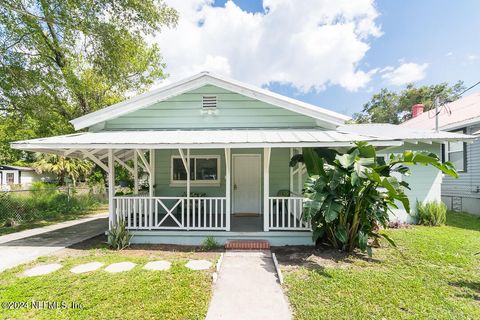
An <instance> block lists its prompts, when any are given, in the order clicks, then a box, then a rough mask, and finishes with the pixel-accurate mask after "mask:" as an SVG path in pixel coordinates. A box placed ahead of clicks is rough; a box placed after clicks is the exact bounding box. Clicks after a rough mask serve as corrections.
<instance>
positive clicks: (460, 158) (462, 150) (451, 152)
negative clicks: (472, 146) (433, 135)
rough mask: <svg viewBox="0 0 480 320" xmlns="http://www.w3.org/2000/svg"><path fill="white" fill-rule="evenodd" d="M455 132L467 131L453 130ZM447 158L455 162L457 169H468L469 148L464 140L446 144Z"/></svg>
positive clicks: (462, 131)
mask: <svg viewBox="0 0 480 320" xmlns="http://www.w3.org/2000/svg"><path fill="white" fill-rule="evenodd" d="M453 133H462V134H463V133H465V131H464V130H460V131H453ZM445 155H446V160H447V161H450V162H451V163H453V165H454V166H455V168H456V169H457V171H463V172H465V171H467V166H466V164H467V148H466V144H465V143H464V142H462V141H455V142H447V144H446V146H445Z"/></svg>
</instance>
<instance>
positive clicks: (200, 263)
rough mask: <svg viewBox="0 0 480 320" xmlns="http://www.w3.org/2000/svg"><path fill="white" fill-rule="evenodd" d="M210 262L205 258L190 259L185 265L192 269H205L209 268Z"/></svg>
mask: <svg viewBox="0 0 480 320" xmlns="http://www.w3.org/2000/svg"><path fill="white" fill-rule="evenodd" d="M211 266H212V263H211V262H210V261H207V260H190V261H188V263H187V264H186V265H185V267H187V268H189V269H192V270H207V269H210V267H211Z"/></svg>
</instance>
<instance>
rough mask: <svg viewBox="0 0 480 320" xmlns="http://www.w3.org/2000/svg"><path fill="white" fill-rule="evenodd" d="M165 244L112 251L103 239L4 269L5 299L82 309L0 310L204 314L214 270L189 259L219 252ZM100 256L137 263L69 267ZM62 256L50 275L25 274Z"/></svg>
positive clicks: (69, 314) (109, 315) (8, 314)
mask: <svg viewBox="0 0 480 320" xmlns="http://www.w3.org/2000/svg"><path fill="white" fill-rule="evenodd" d="M167 249H168V250H164V249H162V248H159V247H134V248H132V249H129V250H124V251H120V252H118V251H111V250H108V249H106V248H105V247H104V245H103V244H101V243H96V244H94V246H93V248H91V246H90V245H88V246H87V247H85V246H83V247H82V246H80V247H78V248H76V249H75V248H74V249H65V250H63V251H61V252H60V253H59V254H56V255H54V256H49V257H43V258H40V259H38V260H37V261H35V262H33V263H30V264H28V265H24V266H19V267H17V268H15V269H12V270H8V271H5V272H3V273H0V301H1V302H4V301H32V300H35V301H49V302H54V301H57V302H62V301H63V302H65V303H66V304H67V305H68V306H70V305H71V303H76V304H81V305H82V308H81V309H75V308H67V309H51V310H49V309H36V310H34V309H29V310H25V309H18V310H5V309H3V310H1V311H0V317H1V318H11V319H18V318H22V319H23V318H34V319H203V318H204V317H205V315H206V312H207V308H208V303H209V301H210V296H211V286H212V272H213V267H212V269H211V270H206V271H192V270H190V269H188V268H186V267H185V263H186V262H188V260H189V259H205V260H209V261H211V262H213V263H215V261H216V260H217V258H218V254H217V253H208V252H194V251H188V250H187V251H186V252H181V251H174V250H172V248H167ZM159 259H163V260H168V261H170V262H172V268H171V269H170V270H167V271H150V270H144V269H143V268H142V267H143V265H145V263H147V262H148V261H154V260H159ZM93 261H99V262H103V263H105V266H106V265H108V264H110V263H114V262H123V261H131V262H133V263H136V264H137V266H136V267H135V268H134V269H132V270H130V271H127V272H122V273H116V274H111V273H107V272H106V271H104V270H103V268H101V269H99V270H96V271H92V272H90V273H86V274H73V273H70V272H69V270H70V269H71V268H72V267H74V266H76V265H79V264H81V263H85V262H93ZM47 262H48V263H51V262H58V263H61V264H62V265H63V268H62V269H60V270H58V271H56V272H54V273H51V274H49V275H44V276H37V277H24V276H23V275H22V272H23V271H24V270H25V269H27V268H29V267H32V266H34V265H37V264H40V263H47Z"/></svg>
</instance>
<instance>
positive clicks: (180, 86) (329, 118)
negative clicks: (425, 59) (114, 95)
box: [70, 72, 351, 130]
mask: <svg viewBox="0 0 480 320" xmlns="http://www.w3.org/2000/svg"><path fill="white" fill-rule="evenodd" d="M205 85H213V86H216V87H219V88H222V89H225V90H229V91H232V92H235V93H238V94H241V95H244V96H246V97H250V98H253V99H256V100H259V101H263V102H265V103H269V104H272V105H275V106H278V107H281V108H284V109H287V110H290V111H293V112H296V113H299V114H303V115H306V116H310V117H312V118H314V119H316V120H318V121H319V124H322V125H324V126H326V127H327V128H328V127H329V128H335V127H337V126H339V125H343V124H344V123H345V121H347V120H350V119H351V118H350V117H348V116H346V115H343V114H340V113H337V112H334V111H330V110H327V109H324V108H321V107H318V106H315V105H312V104H308V103H305V102H302V101H299V100H295V99H292V98H289V97H285V96H282V95H280V94H277V93H273V92H271V91H268V90H265V89H261V88H257V87H255V86H251V85H248V84H245V83H242V82H239V81H236V80H233V79H229V78H226V77H223V76H219V75H216V74H212V73H209V72H201V73H199V74H196V75H194V76H192V77H189V78H186V79H184V80H181V81H179V82H175V83H172V84H170V85H168V86H165V87H162V88H159V89H156V90H152V91H150V92H147V93H144V94H141V95H139V96H136V97H134V98H131V99H128V100H125V101H123V102H120V103H117V104H114V105H112V106H109V107H106V108H103V109H101V110H98V111H95V112H92V113H89V114H87V115H84V116H82V117H79V118H76V119H73V120H72V121H70V123H72V124H73V126H74V127H75V130H80V129H83V128H87V127H91V126H93V125H95V124H99V123H102V122H104V121H107V120H111V119H114V118H117V117H120V116H122V115H125V114H128V113H130V112H133V111H136V110H139V109H142V108H145V107H148V106H150V105H152V104H155V103H158V102H161V101H164V100H166V99H169V98H172V97H175V96H178V95H180V94H182V93H185V92H188V91H192V90H195V89H198V88H200V87H203V86H205Z"/></svg>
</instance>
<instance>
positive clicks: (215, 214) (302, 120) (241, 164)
mask: <svg viewBox="0 0 480 320" xmlns="http://www.w3.org/2000/svg"><path fill="white" fill-rule="evenodd" d="M349 119H350V118H349V117H347V116H345V115H342V114H339V113H336V112H333V111H329V110H327V109H324V108H321V107H318V106H314V105H310V104H307V103H304V102H301V101H298V100H294V99H291V98H288V97H284V96H281V95H278V94H275V93H272V92H270V91H267V90H264V89H260V88H257V87H253V86H250V85H248V84H244V83H241V82H238V81H235V80H232V79H228V78H225V77H221V76H218V75H214V74H211V73H208V72H202V73H200V74H197V75H195V76H192V77H190V78H187V79H185V80H183V81H180V82H177V83H173V84H171V85H168V86H166V87H163V88H159V89H156V90H153V91H151V92H148V93H145V94H142V95H140V96H137V97H134V98H131V99H129V100H126V101H124V102H121V103H119V104H116V105H113V106H110V107H107V108H104V109H102V110H99V111H96V112H93V113H91V114H87V115H85V116H83V117H80V118H77V119H74V120H72V121H71V122H72V124H73V125H74V127H75V129H76V130H81V129H88V131H83V132H78V133H75V134H71V135H65V136H56V137H49V138H41V139H34V140H27V141H18V142H15V143H12V146H13V147H14V148H17V149H22V150H29V151H37V152H46V153H54V154H60V155H64V156H69V157H76V158H82V159H90V160H92V161H94V162H95V163H96V164H97V165H98V166H100V167H101V168H103V169H104V170H105V171H107V172H108V176H109V198H110V199H109V214H110V216H109V217H110V221H111V222H112V223H116V221H118V220H119V219H124V221H125V223H126V225H127V228H128V229H129V230H131V231H132V232H133V234H134V237H133V239H132V241H133V242H137V243H139V242H141V243H177V244H199V243H201V242H202V241H203V240H204V239H205V238H206V237H207V236H214V237H215V238H216V239H217V241H219V242H221V243H223V242H225V241H226V240H228V239H266V240H268V241H270V243H271V244H272V245H286V244H290V245H296V244H312V237H311V226H310V223H309V222H308V221H305V220H304V219H303V214H302V212H303V206H302V203H303V198H302V195H301V190H302V185H303V181H304V178H305V168H304V167H303V166H302V165H297V167H295V168H290V167H289V160H290V158H291V156H292V155H293V154H296V153H299V152H301V150H302V148H305V147H318V148H335V149H336V150H339V151H343V150H347V149H348V148H350V147H351V146H352V145H353V144H354V142H355V141H368V142H369V143H370V144H372V145H374V146H376V147H377V148H378V150H384V151H385V152H394V150H400V149H401V148H408V149H411V148H416V147H418V148H423V147H425V148H429V149H430V148H431V149H432V150H437V151H439V150H440V145H441V144H442V143H443V142H445V141H452V142H456V141H464V140H469V139H471V138H472V137H470V136H466V135H462V134H455V133H445V132H434V131H433V130H412V129H408V128H403V129H402V128H399V127H398V126H394V125H386V126H384V127H379V126H373V125H371V126H356V125H345V122H346V121H347V120H349ZM390 148H391V149H390ZM394 148H399V149H394ZM127 160H131V162H132V164H133V165H128V164H127ZM115 163H117V164H118V165H121V166H124V167H125V168H126V169H127V170H128V171H129V172H130V173H131V174H132V175H133V177H134V179H135V187H134V194H133V195H131V196H114V174H115V172H114V169H115V165H114V164H115ZM139 167H142V168H143V170H144V172H146V173H147V174H148V185H149V188H148V192H147V193H145V194H142V193H141V192H139V188H138V172H139V170H138V168H139ZM428 170H429V169H426V168H425V167H423V168H419V169H418V173H417V176H418V177H422V178H421V179H415V180H412V183H411V186H412V188H413V191H412V194H411V199H412V200H413V201H415V199H420V200H424V199H434V198H438V199H439V192H438V190H439V186H440V179H441V176H439V175H438V174H437V173H436V172H433V171H428ZM417 189H418V190H417Z"/></svg>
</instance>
